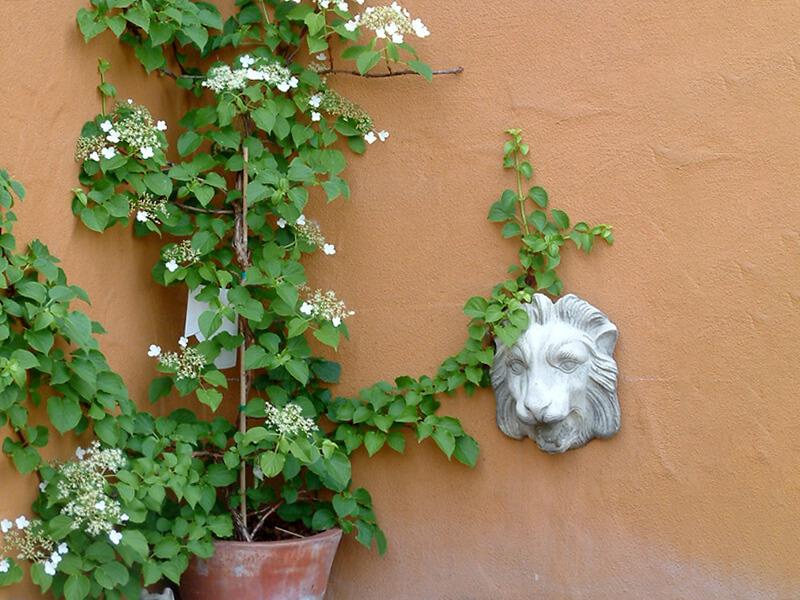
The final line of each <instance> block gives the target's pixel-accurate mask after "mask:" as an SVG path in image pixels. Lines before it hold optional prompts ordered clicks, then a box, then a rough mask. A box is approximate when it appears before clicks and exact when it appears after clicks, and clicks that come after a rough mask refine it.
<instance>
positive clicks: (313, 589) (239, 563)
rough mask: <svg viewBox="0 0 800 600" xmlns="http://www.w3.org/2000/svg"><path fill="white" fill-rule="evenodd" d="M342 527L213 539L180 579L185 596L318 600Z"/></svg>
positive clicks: (230, 599)
mask: <svg viewBox="0 0 800 600" xmlns="http://www.w3.org/2000/svg"><path fill="white" fill-rule="evenodd" d="M341 539H342V531H341V530H340V529H331V530H329V531H325V532H323V533H320V534H317V535H314V536H311V537H307V538H302V539H299V538H298V539H296V540H285V541H280V542H253V543H248V542H223V541H217V542H214V549H215V552H214V556H212V557H211V558H210V559H208V560H201V559H198V558H195V559H193V560H192V561H191V563H190V564H189V569H188V570H187V571H186V573H184V575H183V577H182V578H181V598H182V599H183V600H225V599H227V600H322V598H323V596H325V590H326V589H327V587H328V577H329V576H330V572H331V565H332V564H333V558H334V556H336V550H337V548H338V547H339V542H340V541H341Z"/></svg>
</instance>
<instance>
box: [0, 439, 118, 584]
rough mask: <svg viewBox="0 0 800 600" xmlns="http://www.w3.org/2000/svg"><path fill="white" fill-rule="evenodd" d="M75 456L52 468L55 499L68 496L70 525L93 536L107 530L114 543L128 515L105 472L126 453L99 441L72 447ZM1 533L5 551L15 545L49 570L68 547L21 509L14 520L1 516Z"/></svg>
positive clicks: (0, 563) (1, 569)
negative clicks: (111, 493) (109, 487)
mask: <svg viewBox="0 0 800 600" xmlns="http://www.w3.org/2000/svg"><path fill="white" fill-rule="evenodd" d="M75 456H76V459H77V460H71V461H68V462H66V463H64V464H63V465H61V466H59V467H57V469H56V475H55V481H57V485H56V493H57V495H58V499H59V500H61V501H66V504H65V505H64V507H63V508H62V509H61V511H60V514H61V515H64V516H67V517H72V529H82V530H84V531H85V532H86V533H88V534H89V535H92V536H96V535H100V534H106V535H108V539H109V541H111V543H112V544H114V545H117V544H119V543H120V541H121V540H122V534H121V533H120V532H119V531H117V530H116V529H115V527H116V526H119V525H121V524H123V523H125V522H126V521H128V515H126V514H124V513H123V512H122V509H121V507H120V504H119V502H118V501H117V500H114V499H113V498H111V496H109V495H108V494H107V492H106V477H108V476H109V475H113V474H114V473H116V472H117V471H119V469H121V468H123V467H124V466H125V462H126V461H125V456H124V454H123V453H122V450H119V449H118V448H106V449H102V448H101V447H100V443H99V442H97V441H95V442H92V444H91V445H90V446H89V447H88V448H78V449H77V450H75ZM39 489H40V490H41V491H43V492H44V491H45V490H46V489H47V484H46V483H44V482H43V483H42V484H40V485H39ZM0 533H2V534H3V544H2V549H3V552H4V553H5V554H8V553H9V552H10V551H11V550H12V549H13V550H15V551H16V553H17V559H21V560H28V561H31V562H38V563H40V564H41V565H42V567H43V568H44V572H45V573H47V574H48V575H50V576H53V575H55V574H56V571H57V569H58V565H59V563H61V561H62V560H63V557H64V555H66V554H67V553H68V552H69V546H68V545H67V544H66V543H65V542H58V541H57V540H54V539H53V538H51V537H50V535H49V534H48V533H47V529H46V527H45V525H44V523H43V522H42V521H41V520H39V519H33V520H30V519H28V517H26V516H25V515H20V516H19V517H17V518H16V519H14V521H13V522H12V521H11V520H9V519H2V520H0ZM10 568H11V563H10V562H9V561H8V559H6V558H3V559H2V560H0V573H7V572H8V571H9V569H10Z"/></svg>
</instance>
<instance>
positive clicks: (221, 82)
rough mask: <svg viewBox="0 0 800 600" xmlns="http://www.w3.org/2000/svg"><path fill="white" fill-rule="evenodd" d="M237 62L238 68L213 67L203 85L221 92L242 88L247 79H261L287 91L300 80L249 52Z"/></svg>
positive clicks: (287, 71)
mask: <svg viewBox="0 0 800 600" xmlns="http://www.w3.org/2000/svg"><path fill="white" fill-rule="evenodd" d="M239 63H240V64H241V68H239V69H231V68H230V67H229V66H228V65H220V66H218V67H214V68H213V69H211V70H210V71H209V72H208V76H207V77H206V79H205V81H203V84H202V85H203V87H207V88H209V89H210V90H213V91H214V92H215V93H217V94H221V93H222V92H238V91H240V90H243V89H244V88H245V87H247V82H248V81H263V82H265V83H266V84H267V85H269V86H272V87H276V88H278V90H279V91H281V92H288V91H289V90H290V89H295V88H297V86H298V85H299V84H300V80H299V79H297V77H295V76H294V75H292V72H291V71H290V70H289V69H287V68H286V67H284V66H283V65H280V64H278V63H270V62H267V61H264V60H262V59H257V58H253V57H252V56H250V55H249V54H245V55H244V56H242V57H241V58H240V59H239Z"/></svg>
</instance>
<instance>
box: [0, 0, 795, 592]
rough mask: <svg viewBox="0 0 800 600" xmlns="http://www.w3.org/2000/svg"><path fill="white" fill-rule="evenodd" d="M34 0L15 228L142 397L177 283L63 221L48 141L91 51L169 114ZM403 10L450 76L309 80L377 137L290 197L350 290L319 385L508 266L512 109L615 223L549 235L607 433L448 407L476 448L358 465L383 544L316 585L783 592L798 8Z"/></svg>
mask: <svg viewBox="0 0 800 600" xmlns="http://www.w3.org/2000/svg"><path fill="white" fill-rule="evenodd" d="M219 3H220V4H221V3H222V0H220V2H219ZM51 4H52V6H50V5H48V9H47V11H46V12H47V14H46V15H45V14H44V12H45V11H44V10H42V8H41V7H39V6H38V5H37V4H36V3H32V2H30V1H29V0H3V2H2V3H1V4H0V17H2V20H3V22H4V23H5V27H4V30H3V36H2V37H0V57H2V58H0V61H2V65H3V73H4V75H5V77H4V92H5V93H4V94H3V95H2V97H0V132H1V134H2V138H0V139H1V140H2V142H0V164H1V165H4V166H6V167H8V168H9V169H10V170H11V171H12V173H14V174H15V175H16V176H17V177H18V178H20V179H22V180H23V181H25V183H26V184H27V185H28V188H29V192H30V194H29V199H28V200H27V201H26V202H25V203H24V204H23V206H22V208H21V209H20V210H19V215H20V219H21V224H20V227H19V231H20V233H21V235H22V237H25V238H30V237H33V236H38V237H42V238H43V239H44V240H45V241H47V242H48V243H49V244H50V246H51V249H52V250H53V251H54V252H55V253H56V254H58V255H60V256H61V257H62V258H63V259H64V264H65V267H66V269H67V271H68V274H69V275H70V277H71V278H72V280H73V282H75V283H78V284H80V285H82V286H84V287H85V288H86V289H87V290H88V291H89V293H90V294H91V296H92V299H93V306H92V307H91V309H90V313H91V315H92V316H93V317H94V318H97V319H99V320H101V321H102V322H103V323H104V324H105V325H106V327H107V328H108V330H109V334H108V335H107V336H105V338H104V340H103V347H104V349H105V351H106V352H107V354H108V355H109V359H110V362H111V364H112V366H114V367H116V368H117V369H119V370H120V372H121V373H122V374H123V376H124V377H125V378H126V380H127V382H128V384H129V386H130V388H131V392H132V393H133V394H135V395H136V397H137V398H143V397H144V394H145V389H146V384H147V382H148V380H149V377H150V376H151V374H152V364H151V362H150V360H149V359H147V357H146V356H145V349H146V347H147V345H148V344H149V343H152V342H153V341H155V340H157V339H161V338H162V337H164V336H172V337H175V336H177V335H178V333H179V330H180V328H181V326H182V312H181V311H182V310H183V304H182V299H181V298H180V295H176V294H173V293H172V292H167V291H164V290H162V289H159V288H157V287H155V286H154V285H152V284H151V282H150V278H149V268H150V265H151V264H152V262H153V261H154V260H155V258H156V255H157V246H156V245H155V244H151V243H148V242H141V241H136V240H134V239H133V238H132V236H131V234H130V232H125V231H117V230H115V231H113V232H111V233H108V234H106V235H104V236H102V237H101V236H98V235H95V234H92V233H91V232H88V231H86V230H84V229H82V228H81V226H80V225H79V224H77V223H76V222H75V220H74V219H73V217H72V215H71V213H70V210H69V189H70V188H71V187H73V186H74V184H75V175H76V172H77V168H76V165H75V164H74V163H73V162H72V158H71V155H72V144H73V139H74V137H75V136H76V134H77V132H78V130H79V128H80V126H81V125H82V123H83V122H84V121H85V120H86V118H88V117H90V116H92V115H94V114H95V112H96V109H97V100H96V98H95V95H94V86H95V84H96V83H95V75H94V62H95V58H96V56H98V55H102V56H105V57H107V58H109V59H111V60H112V62H113V63H114V64H115V65H116V67H117V68H116V69H115V70H114V72H113V73H112V75H113V79H114V81H115V82H116V84H117V85H118V87H119V89H120V92H121V94H122V95H123V97H127V96H133V97H135V98H136V99H137V100H140V101H144V102H146V103H148V104H149V105H150V106H151V108H152V109H153V112H154V114H156V115H158V116H159V117H166V118H168V119H169V120H170V121H171V122H174V118H173V115H174V114H175V112H176V110H177V109H179V108H181V107H180V106H175V102H174V101H172V100H170V97H169V95H168V90H169V89H170V83H169V82H160V81H157V80H155V79H153V80H151V81H146V80H145V78H144V77H143V76H142V75H141V74H140V71H139V69H138V68H137V67H136V66H135V65H134V64H133V62H132V61H130V60H129V59H128V58H127V57H126V55H125V53H124V52H123V51H122V50H121V49H120V48H117V46H116V43H115V42H114V41H113V40H112V39H109V38H105V37H104V38H103V39H102V41H100V42H97V43H94V44H92V45H91V46H90V47H88V48H87V47H85V46H84V45H83V43H82V42H81V40H80V38H79V36H78V34H77V33H76V31H75V28H74V26H73V14H74V12H75V10H76V9H77V8H78V7H79V6H80V5H82V1H81V0H61V1H60V2H54V3H51ZM405 4H406V5H407V6H408V7H409V8H410V9H412V11H413V12H414V13H416V14H419V16H421V17H423V19H424V20H425V21H426V23H427V24H428V25H429V27H430V29H431V31H432V33H433V35H432V36H431V37H430V38H429V39H428V40H426V41H425V42H424V43H421V44H419V48H420V49H421V50H422V51H423V52H424V54H425V55H426V56H427V57H428V58H429V60H430V62H432V63H433V64H434V65H435V66H437V67H447V66H453V65H457V64H461V65H463V66H464V67H465V69H466V71H465V73H464V74H463V75H461V76H458V77H448V78H438V79H437V80H436V81H435V82H434V84H433V85H428V84H425V83H424V82H422V81H418V80H416V79H410V78H407V79H400V78H396V79H389V80H379V81H359V80H357V79H355V78H352V77H344V76H342V77H340V78H338V79H336V80H333V81H332V85H334V87H336V88H337V89H338V90H339V91H341V92H343V93H345V94H347V95H349V96H351V97H353V98H354V99H357V100H358V101H360V102H361V103H362V104H363V105H364V106H365V107H367V108H368V109H370V110H371V111H372V112H373V115H374V116H375V118H376V122H377V124H378V126H379V127H380V128H386V129H389V130H390V131H391V132H392V138H391V140H390V141H389V142H388V143H386V144H376V145H375V146H373V147H372V148H371V149H370V151H369V152H368V154H367V155H366V157H364V158H358V159H355V160H353V162H352V167H351V169H350V180H351V184H352V189H353V198H352V200H351V202H349V203H347V204H343V203H338V204H336V205H334V206H332V207H314V208H312V209H311V210H310V211H309V212H310V213H311V214H312V216H314V217H317V218H320V219H322V220H323V223H324V226H325V230H326V233H327V234H328V237H329V238H331V239H332V240H333V241H334V242H335V243H336V244H337V248H338V253H337V255H336V256H335V257H334V258H325V259H324V260H322V259H319V260H315V261H314V262H313V263H312V264H311V265H310V270H311V272H312V273H313V277H314V280H315V282H316V283H318V284H319V285H320V286H331V287H333V288H334V289H336V290H337V292H338V293H339V295H340V296H341V297H343V298H344V299H346V301H347V302H348V304H349V305H350V306H352V307H353V308H354V309H355V310H357V311H358V315H357V316H356V317H355V318H354V319H353V320H352V324H351V332H352V341H351V342H350V343H348V344H346V345H344V346H343V348H342V349H341V350H340V352H339V358H340V359H341V360H342V361H343V363H344V376H343V382H342V384H341V386H340V387H341V391H343V392H348V393H349V392H353V391H356V390H357V389H358V388H359V387H360V386H361V385H365V384H369V383H372V382H374V381H376V380H379V379H391V378H393V377H395V376H397V375H400V374H404V373H411V374H419V373H426V372H427V373H429V372H431V371H432V370H434V369H435V368H436V366H437V365H438V363H439V361H440V360H441V359H442V358H444V357H445V356H447V355H449V354H450V353H452V352H454V351H456V350H458V348H459V347H460V345H461V343H462V342H463V339H464V337H465V327H464V326H465V324H466V319H465V318H464V317H463V316H462V314H461V307H462V305H463V303H464V301H465V300H466V299H467V298H468V297H470V296H472V295H475V294H485V293H487V292H488V291H489V290H490V289H491V286H492V285H493V284H494V283H495V282H497V281H499V280H501V279H502V278H503V277H504V271H505V267H506V265H507V264H509V263H510V262H511V261H512V260H513V255H514V246H513V244H511V243H510V242H505V241H503V240H502V239H501V238H500V235H499V231H498V228H496V227H495V226H494V225H492V224H490V223H488V222H486V220H485V215H486V212H487V209H488V206H489V204H490V203H491V202H492V201H493V199H494V197H495V196H496V195H498V194H499V192H500V191H501V190H502V189H503V187H505V186H506V185H508V180H507V179H506V177H505V175H504V174H503V173H502V171H501V170H500V169H499V164H500V146H501V144H502V141H503V136H502V130H503V129H504V128H506V127H511V126H517V127H523V128H525V129H526V130H527V131H528V137H529V141H530V143H531V146H532V158H533V162H534V165H535V166H536V167H537V182H538V183H539V184H541V185H543V186H545V187H546V188H547V189H548V191H549V192H550V197H551V200H552V201H553V203H554V205H556V206H559V207H562V208H564V209H566V210H567V211H568V212H569V213H570V214H571V215H572V216H573V217H577V218H581V219H586V220H590V221H601V220H602V221H605V222H609V223H611V224H613V225H614V226H615V230H616V234H617V239H618V242H617V244H616V245H615V246H614V247H613V248H598V251H597V252H595V253H593V255H592V256H590V257H585V256H581V255H579V254H578V253H577V252H571V253H570V254H568V255H567V256H566V257H565V260H564V270H563V276H564V278H565V281H566V289H565V291H569V292H574V293H576V294H578V295H580V296H582V297H584V298H586V299H587V300H588V301H590V302H591V303H593V304H595V305H597V306H598V307H600V308H602V309H603V310H604V311H606V312H607V313H608V314H609V315H610V316H611V318H612V319H613V320H614V322H615V323H616V324H617V325H618V327H619V329H620V343H619V346H618V352H617V359H618V363H619V368H620V372H621V381H620V401H621V404H622V411H623V422H622V431H621V432H620V434H619V435H618V436H617V437H616V438H614V439H612V440H610V441H595V442H592V443H591V444H590V445H589V446H587V447H586V448H584V449H582V450H578V451H575V452H572V453H569V454H567V455H564V456H555V457H554V456H546V455H544V454H542V453H540V452H539V451H538V450H537V449H536V448H535V446H534V444H533V442H530V441H526V442H516V441H514V440H511V439H509V438H506V437H504V436H503V435H502V434H501V433H500V432H499V431H498V430H497V429H496V427H495V425H494V414H493V411H494V403H493V399H492V397H491V394H489V393H482V394H478V395H476V396H475V397H473V398H461V397H457V398H453V399H447V400H445V402H444V411H449V412H451V413H452V414H455V415H456V416H458V417H460V418H461V419H462V420H463V423H464V425H465V427H466V428H467V429H468V430H469V431H471V432H472V433H473V435H475V437H476V438H477V439H478V440H479V441H480V442H481V449H482V454H481V458H480V461H479V464H478V467H477V468H476V469H475V470H468V469H466V468H464V467H462V466H460V465H457V464H449V463H448V462H447V460H446V459H445V458H443V456H442V455H441V454H440V453H439V452H438V450H436V449H435V448H433V447H431V446H430V445H427V444H425V445H423V446H420V447H417V446H416V444H413V443H412V444H410V445H409V448H408V450H407V453H406V456H398V455H394V454H391V453H389V454H381V455H379V456H378V457H376V458H374V459H370V460H367V459H366V458H364V457H359V458H358V459H357V460H356V461H355V462H356V465H355V473H356V479H357V483H358V484H362V485H365V486H367V487H368V488H369V489H370V490H371V491H372V493H373V497H374V500H375V504H376V507H377V511H378V516H379V518H380V520H381V522H382V525H383V527H384V528H385V530H386V533H387V535H388V537H389V542H390V547H389V552H388V554H387V555H386V556H385V557H383V558H380V557H378V556H377V555H376V554H374V553H370V552H367V551H365V550H364V549H362V548H361V547H359V546H358V545H357V544H356V543H355V542H353V541H347V542H346V543H345V545H344V546H343V550H342V551H340V554H339V556H338V558H337V560H336V563H335V565H334V574H333V580H332V585H331V591H330V597H331V598H332V599H334V600H352V599H355V598H359V599H360V598H364V599H369V600H372V599H381V600H401V599H406V598H426V599H427V598H431V599H448V600H462V599H476V600H484V599H489V598H504V599H520V600H521V599H528V598H546V599H558V600H560V599H563V598H569V599H591V600H597V599H606V598H608V599H619V598H654V599H675V598H681V599H705V598H726V599H727V598H747V599H750V598H758V599H762V598H763V599H792V598H798V597H800V564H798V558H797V557H798V554H800V522H799V520H798V512H800V510H799V509H800V468H798V464H799V462H800V461H799V459H800V441H798V436H797V431H798V425H800V417H798V408H800V399H799V398H798V393H797V389H798V384H800V376H799V375H798V372H799V371H798V369H797V366H796V361H797V354H798V350H800V345H799V344H798V332H800V318H798V303H799V302H800V207H799V204H798V198H797V181H798V176H800V160H799V159H798V150H797V149H798V147H799V146H800V125H798V118H799V117H800V110H798V107H799V106H800V66H799V65H800V43H799V42H798V35H797V31H798V30H800V4H798V3H797V2H794V1H791V2H790V1H774V2H736V3H731V2H723V1H721V0H718V1H712V0H704V1H702V2H693V1H688V0H680V1H675V2H665V1H661V2H644V1H635V0H606V1H604V2H597V3H588V2H587V3H584V2H563V1H555V0H552V1H545V0H505V1H504V2H487V3H476V2H467V1H466V0H453V1H448V2H442V1H436V2H434V1H433V0H407V1H406V2H405ZM171 133H173V134H174V133H175V132H174V131H171ZM64 451H66V450H64ZM0 478H2V479H1V481H2V487H0V513H2V514H16V512H17V511H20V510H23V509H24V508H25V507H26V506H27V503H28V501H29V500H30V497H31V495H32V490H33V484H32V483H31V482H22V481H20V479H19V478H18V477H17V476H16V475H15V474H14V472H13V470H11V469H10V468H9V466H8V465H7V464H6V463H5V462H3V461H0ZM35 597H37V596H36V595H35V593H33V592H27V591H25V589H23V588H20V589H19V590H18V591H14V592H0V598H2V599H3V600H7V599H12V598H13V599H16V598H20V599H22V598H35Z"/></svg>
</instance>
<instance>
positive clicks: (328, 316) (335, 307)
mask: <svg viewBox="0 0 800 600" xmlns="http://www.w3.org/2000/svg"><path fill="white" fill-rule="evenodd" d="M300 312H301V313H302V314H304V315H306V316H307V317H311V318H312V319H323V320H326V321H330V322H331V323H332V324H333V326H334V327H339V325H341V324H342V321H344V320H345V319H346V318H347V317H352V316H353V315H354V314H356V313H355V312H354V311H352V310H347V307H346V306H345V304H344V302H342V301H341V300H339V299H338V298H337V297H336V294H335V293H334V292H333V291H332V290H328V291H327V292H323V291H322V290H315V291H314V292H313V293H311V294H309V295H308V296H307V297H306V299H305V300H304V301H303V303H302V304H301V305H300Z"/></svg>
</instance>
